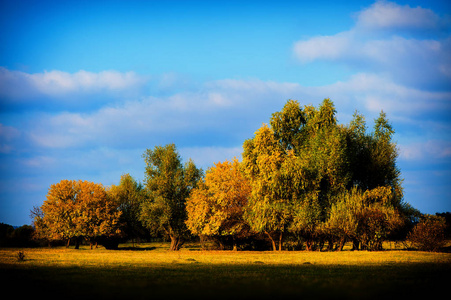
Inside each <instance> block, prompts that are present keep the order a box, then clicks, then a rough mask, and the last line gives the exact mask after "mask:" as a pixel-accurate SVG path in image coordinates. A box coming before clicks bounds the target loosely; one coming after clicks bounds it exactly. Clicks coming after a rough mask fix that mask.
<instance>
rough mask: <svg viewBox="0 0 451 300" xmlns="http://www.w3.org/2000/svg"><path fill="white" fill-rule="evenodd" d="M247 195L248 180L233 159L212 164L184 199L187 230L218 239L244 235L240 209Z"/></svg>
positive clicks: (244, 230)
mask: <svg viewBox="0 0 451 300" xmlns="http://www.w3.org/2000/svg"><path fill="white" fill-rule="evenodd" d="M249 194H250V186H249V182H248V180H247V179H246V178H245V177H244V175H243V174H242V172H241V170H240V163H239V162H238V160H237V159H236V158H235V159H234V160H233V161H232V162H229V161H225V162H223V163H221V162H219V163H216V164H215V166H214V167H211V168H210V169H208V170H207V172H206V175H205V180H204V181H201V182H200V184H199V185H198V186H197V187H196V188H195V189H193V190H192V192H191V195H190V197H189V198H188V201H187V206H186V209H187V214H188V219H187V220H186V225H187V226H188V229H189V230H190V231H191V232H192V233H193V234H196V235H202V236H210V237H216V238H217V239H218V240H219V241H220V242H221V241H222V240H223V239H222V238H223V237H232V238H233V239H234V240H235V239H236V238H242V237H245V236H247V235H248V232H249V227H248V225H247V224H246V222H245V221H244V219H243V212H244V207H245V206H246V205H247V201H248V197H249ZM235 245H236V244H235Z"/></svg>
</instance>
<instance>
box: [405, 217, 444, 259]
mask: <svg viewBox="0 0 451 300" xmlns="http://www.w3.org/2000/svg"><path fill="white" fill-rule="evenodd" d="M445 230H446V221H445V218H444V217H442V216H434V215H428V214H425V215H423V216H422V217H421V219H420V222H419V223H418V224H416V225H415V227H414V228H413V230H412V231H411V232H410V233H409V235H408V237H407V239H408V240H409V241H410V242H411V243H412V244H413V246H415V247H416V248H418V249H419V250H423V251H438V250H439V249H440V248H441V247H443V246H444V245H445Z"/></svg>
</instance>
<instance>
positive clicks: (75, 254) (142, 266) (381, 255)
mask: <svg viewBox="0 0 451 300" xmlns="http://www.w3.org/2000/svg"><path fill="white" fill-rule="evenodd" d="M120 248H122V249H127V250H117V251H112V250H105V249H104V248H103V247H99V248H98V249H93V250H90V249H89V246H82V247H81V249H80V250H75V249H66V248H64V247H61V248H35V249H0V270H1V271H0V273H1V275H2V277H3V279H2V282H6V283H7V284H6V286H11V287H15V288H17V285H19V288H18V291H19V293H25V295H24V296H27V295H28V293H29V292H31V291H33V290H35V289H38V290H45V291H46V292H47V293H50V294H51V295H59V294H60V293H64V294H65V297H64V298H67V297H73V298H75V297H78V296H83V295H86V293H87V294H89V295H91V296H105V295H106V296H108V297H109V298H121V299H122V298H131V297H132V296H133V297H135V298H146V297H147V296H149V295H152V297H155V296H158V295H160V296H163V295H174V296H178V295H185V296H201V297H210V296H213V295H214V296H215V297H216V298H218V297H221V296H222V297H224V298H230V297H233V298H234V299H235V298H240V297H238V296H242V297H246V296H252V295H253V296H256V295H257V296H259V297H265V296H277V295H279V296H286V297H289V296H290V297H291V296H299V295H302V294H304V295H310V296H312V297H320V298H321V297H329V296H337V295H338V296H342V297H348V298H361V297H372V298H376V296H381V295H383V294H385V293H394V294H396V295H404V294H406V293H407V294H408V295H410V297H413V298H415V296H418V295H420V294H421V292H424V291H428V293H429V294H431V293H435V292H440V291H441V292H443V291H444V290H446V289H447V286H446V284H445V283H447V282H448V281H449V279H451V277H450V274H451V254H449V253H429V252H417V251H404V250H391V251H380V252H368V251H341V252H306V251H299V252H294V251H282V252H272V251H264V252H257V251H253V252H252V251H246V252H245V251H238V252H234V251H201V250H199V248H198V247H197V245H188V247H187V248H183V249H182V250H181V251H178V252H170V251H167V248H168V244H165V243H152V244H138V245H136V248H135V249H134V250H131V249H132V245H131V244H127V245H121V246H120ZM19 250H20V251H23V252H24V254H25V260H24V261H22V262H19V261H18V260H17V253H18V251H19ZM21 286H23V287H27V288H20V287H21ZM90 298H92V297H90Z"/></svg>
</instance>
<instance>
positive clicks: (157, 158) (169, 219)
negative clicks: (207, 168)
mask: <svg viewBox="0 0 451 300" xmlns="http://www.w3.org/2000/svg"><path fill="white" fill-rule="evenodd" d="M143 157H144V160H145V162H146V181H145V187H146V190H147V193H148V198H147V199H146V200H145V201H144V202H143V203H142V206H141V214H140V220H141V221H142V222H143V224H144V225H145V226H146V227H147V228H148V229H149V230H151V231H152V232H154V233H164V234H166V235H167V236H169V237H170V239H171V246H170V250H179V249H180V247H181V246H182V245H183V243H184V240H185V238H186V237H187V235H188V230H187V227H186V224H185V221H186V218H187V214H186V199H187V198H188V197H189V195H190V193H191V190H192V189H193V188H195V187H196V186H197V183H198V181H199V179H200V178H201V177H202V170H201V169H198V168H197V167H196V166H195V164H194V162H193V161H192V160H189V162H188V163H186V164H185V165H183V164H182V162H181V158H180V156H179V154H178V153H177V149H176V147H175V145H174V144H169V145H166V146H156V147H155V148H154V149H153V150H151V149H147V150H146V152H145V153H144V155H143Z"/></svg>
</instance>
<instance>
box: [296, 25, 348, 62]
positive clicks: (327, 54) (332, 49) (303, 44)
mask: <svg viewBox="0 0 451 300" xmlns="http://www.w3.org/2000/svg"><path fill="white" fill-rule="evenodd" d="M352 35H353V34H352V32H342V33H339V34H336V35H332V36H317V37H313V38H311V39H308V40H305V41H298V42H296V43H295V45H294V53H295V55H296V56H297V58H298V59H299V60H300V61H301V62H304V63H306V62H311V61H314V60H317V59H327V60H335V59H338V58H341V57H343V55H346V54H347V53H349V52H350V51H352V47H353V46H354V39H353V36H352Z"/></svg>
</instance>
